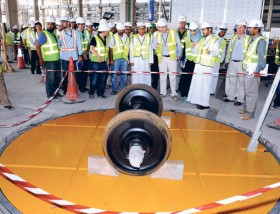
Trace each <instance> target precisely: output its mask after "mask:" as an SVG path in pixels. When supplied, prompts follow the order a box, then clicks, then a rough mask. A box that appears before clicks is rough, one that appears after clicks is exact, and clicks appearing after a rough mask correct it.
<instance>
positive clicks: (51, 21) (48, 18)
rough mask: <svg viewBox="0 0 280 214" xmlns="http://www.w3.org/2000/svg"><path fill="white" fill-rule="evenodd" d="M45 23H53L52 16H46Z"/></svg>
mask: <svg viewBox="0 0 280 214" xmlns="http://www.w3.org/2000/svg"><path fill="white" fill-rule="evenodd" d="M46 23H55V18H54V17H52V16H48V17H47V18H46Z"/></svg>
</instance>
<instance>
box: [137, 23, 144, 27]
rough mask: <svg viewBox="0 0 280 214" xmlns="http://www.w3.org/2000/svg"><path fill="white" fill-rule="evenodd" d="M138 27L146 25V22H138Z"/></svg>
mask: <svg viewBox="0 0 280 214" xmlns="http://www.w3.org/2000/svg"><path fill="white" fill-rule="evenodd" d="M137 27H145V23H144V22H138V23H137Z"/></svg>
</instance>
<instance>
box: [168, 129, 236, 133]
mask: <svg viewBox="0 0 280 214" xmlns="http://www.w3.org/2000/svg"><path fill="white" fill-rule="evenodd" d="M170 130H172V129H170ZM182 131H191V132H225V133H239V131H230V130H212V129H210V130H207V129H202V130H201V129H182Z"/></svg>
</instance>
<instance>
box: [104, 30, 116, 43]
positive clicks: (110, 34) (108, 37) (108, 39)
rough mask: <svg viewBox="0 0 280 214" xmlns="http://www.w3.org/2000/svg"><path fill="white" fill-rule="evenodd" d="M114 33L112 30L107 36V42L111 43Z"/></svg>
mask: <svg viewBox="0 0 280 214" xmlns="http://www.w3.org/2000/svg"><path fill="white" fill-rule="evenodd" d="M113 35H114V34H113V33H112V32H111V31H110V32H109V34H108V36H107V37H106V44H109V41H110V39H111V37H112V36H113Z"/></svg>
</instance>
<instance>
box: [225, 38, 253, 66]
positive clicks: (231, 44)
mask: <svg viewBox="0 0 280 214" xmlns="http://www.w3.org/2000/svg"><path fill="white" fill-rule="evenodd" d="M237 37H238V36H237V35H234V36H233V37H232V41H231V43H230V48H229V54H228V56H227V58H226V63H229V61H230V58H231V54H232V51H233V46H234V43H235V41H236V39H237ZM249 39H250V36H249V35H245V38H244V40H243V55H244V56H245V53H246V50H247V48H248V44H249Z"/></svg>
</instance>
